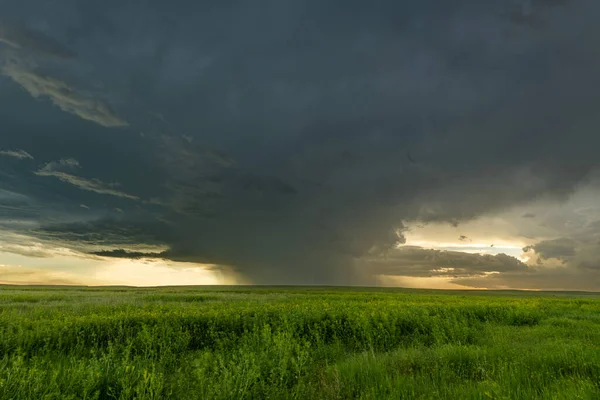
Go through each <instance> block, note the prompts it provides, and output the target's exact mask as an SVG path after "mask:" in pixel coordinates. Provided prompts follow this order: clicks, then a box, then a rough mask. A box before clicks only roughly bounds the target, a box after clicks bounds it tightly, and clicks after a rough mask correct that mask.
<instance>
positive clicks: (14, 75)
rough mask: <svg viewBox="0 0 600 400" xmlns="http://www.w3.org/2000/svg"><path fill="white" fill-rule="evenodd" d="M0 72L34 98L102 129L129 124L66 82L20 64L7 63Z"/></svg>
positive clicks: (106, 106) (104, 103)
mask: <svg viewBox="0 0 600 400" xmlns="http://www.w3.org/2000/svg"><path fill="white" fill-rule="evenodd" d="M3 73H4V75H6V76H8V77H10V78H11V79H12V80H13V81H15V82H17V83H18V84H19V85H21V86H22V87H23V89H25V90H26V91H27V92H28V93H29V94H31V95H32V96H33V97H34V98H36V99H39V98H44V97H45V98H48V99H50V100H51V101H52V103H54V104H55V105H56V106H58V107H59V108H60V109H61V110H63V111H66V112H69V113H72V114H75V115H77V116H79V117H80V118H83V119H85V120H88V121H92V122H95V123H97V124H100V125H102V126H106V127H123V126H128V125H129V124H128V123H127V122H126V121H125V120H124V119H122V118H121V117H120V116H118V115H117V114H116V113H115V112H114V111H113V110H112V109H111V108H110V106H109V105H108V104H107V103H106V102H105V101H103V100H99V99H95V98H92V97H91V96H89V95H87V94H85V93H83V92H81V91H80V90H78V89H77V88H75V87H73V86H71V85H69V84H68V83H66V82H64V81H62V80H60V79H57V78H53V77H50V76H46V75H43V74H42V73H40V72H38V71H36V70H35V69H32V68H29V67H26V66H24V65H22V63H19V62H10V63H8V64H7V65H6V66H5V67H4V69H3Z"/></svg>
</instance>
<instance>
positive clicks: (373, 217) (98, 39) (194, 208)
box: [0, 0, 600, 283]
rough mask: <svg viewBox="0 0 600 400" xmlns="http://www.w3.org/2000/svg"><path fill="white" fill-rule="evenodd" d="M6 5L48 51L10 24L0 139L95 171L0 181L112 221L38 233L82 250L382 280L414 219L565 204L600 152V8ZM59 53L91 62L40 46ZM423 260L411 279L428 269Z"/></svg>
mask: <svg viewBox="0 0 600 400" xmlns="http://www.w3.org/2000/svg"><path fill="white" fill-rule="evenodd" d="M2 7H3V8H4V11H5V14H6V15H7V16H6V17H5V18H6V19H8V20H15V21H17V20H19V21H23V22H22V23H20V24H21V25H19V26H23V27H24V28H23V29H26V32H34V31H35V32H43V35H44V37H48V38H50V37H51V38H53V42H52V43H55V46H54V47H52V46H50V45H42V44H41V43H42V40H41V39H39V40H38V45H37V47H36V46H35V45H29V47H28V48H29V49H34V48H35V49H37V50H28V51H25V47H27V46H25V45H24V44H23V43H25V42H23V41H22V40H21V44H20V45H19V42H18V41H17V40H14V39H12V41H11V40H9V39H6V37H7V36H6V34H5V33H2V35H4V36H2V38H3V40H4V41H5V42H10V43H11V44H12V45H11V46H7V47H8V48H7V49H3V50H4V53H3V54H4V59H5V61H4V62H3V65H4V67H3V68H4V74H5V75H6V76H7V77H8V78H10V79H11V80H12V81H13V82H7V81H5V82H0V84H1V85H2V86H3V88H6V90H5V91H4V92H3V93H4V94H0V101H1V102H2V104H3V105H4V108H6V107H11V110H12V111H11V112H10V113H9V112H8V111H2V110H1V109H0V117H1V118H2V121H3V122H4V121H6V124H7V125H10V128H11V130H10V131H8V132H10V133H9V138H8V139H9V140H8V142H7V143H6V144H1V145H2V148H27V149H28V150H30V151H31V152H32V154H35V155H36V159H38V160H41V161H40V162H43V163H51V162H52V160H58V159H61V158H64V157H67V156H68V157H74V158H75V159H77V160H80V161H81V164H82V165H84V166H85V177H84V176H83V175H82V174H80V173H77V174H76V173H75V172H74V171H78V172H81V171H79V169H77V168H75V167H73V166H71V167H69V169H66V170H65V169H64V168H66V167H65V166H60V168H61V169H57V170H54V169H52V170H49V171H46V172H44V169H45V168H46V167H45V166H44V165H41V166H39V168H38V169H37V171H38V172H37V175H38V176H35V175H33V174H31V171H24V170H20V169H18V167H12V168H14V170H11V172H10V173H11V174H13V175H14V176H16V177H17V178H15V179H12V180H11V179H9V178H6V179H5V180H2V181H0V182H6V184H10V185H11V186H10V189H11V190H12V191H15V192H17V193H24V194H27V195H29V196H33V197H34V198H35V199H36V201H37V202H38V203H40V204H47V205H48V207H47V208H50V209H51V210H57V209H59V208H60V209H61V210H60V211H61V212H67V211H66V208H67V207H72V208H73V209H78V211H79V212H90V210H84V209H81V208H80V207H79V204H86V205H88V206H89V207H90V209H91V210H94V211H95V212H98V213H99V214H98V215H97V216H96V218H97V220H96V221H94V220H83V221H73V222H72V223H71V222H69V223H59V222H57V221H56V220H53V221H50V219H49V218H48V217H47V216H44V215H41V216H40V217H39V218H40V219H41V220H43V221H44V223H43V227H42V228H41V229H37V230H34V231H29V232H28V234H31V235H35V236H39V237H43V238H45V240H55V241H57V242H58V243H60V244H61V245H66V246H71V247H74V248H77V249H80V250H81V251H87V252H90V251H91V252H104V253H102V255H105V256H116V257H127V256H131V257H138V256H140V255H141V253H146V252H150V253H161V256H164V257H169V258H171V259H176V260H186V261H202V262H210V263H218V264H219V263H220V264H225V265H232V266H235V267H236V268H237V269H238V271H239V272H241V273H242V274H244V275H246V276H247V277H249V278H250V279H251V280H253V281H255V282H263V283H268V282H285V283H356V282H361V283H366V282H367V283H368V282H369V280H368V279H369V276H371V275H372V274H373V268H375V269H377V268H380V267H381V266H379V267H372V266H371V267H370V266H369V264H373V263H375V265H377V262H376V261H375V260H374V259H376V258H377V257H378V256H384V255H386V254H388V255H389V254H390V253H393V252H394V251H395V250H393V249H394V246H395V245H396V244H398V243H402V242H403V241H405V239H404V237H403V233H402V232H403V231H404V229H405V222H407V221H417V222H419V221H420V222H444V223H450V224H452V225H454V226H459V225H460V223H462V222H464V221H467V220H469V219H472V218H475V217H477V216H480V215H483V214H487V213H492V212H497V211H500V210H503V209H507V208H510V207H512V206H514V205H516V204H521V203H527V202H529V201H531V200H534V199H538V198H540V197H543V196H547V197H549V198H556V199H566V198H567V197H568V196H569V195H570V194H571V193H572V192H573V190H574V189H575V188H576V185H577V184H578V183H579V182H581V181H582V180H584V179H585V178H586V177H587V176H588V174H589V172H590V171H592V170H593V169H594V168H597V167H598V164H599V162H598V157H597V154H596V153H597V151H596V149H597V148H598V145H600V142H599V139H598V135H596V134H595V133H596V132H597V128H598V125H600V116H599V114H598V113H597V110H596V104H598V101H599V100H600V94H599V92H598V91H597V87H598V86H599V84H600V76H599V75H598V74H597V71H598V67H600V57H599V55H600V52H599V51H598V46H597V43H596V42H597V40H596V38H597V37H599V35H600V27H599V26H598V24H597V21H596V18H595V16H596V15H598V12H599V11H600V5H599V4H598V3H597V2H596V1H592V0H572V1H564V2H542V1H533V2H525V1H523V2H519V1H515V2H478V1H474V0H461V1H457V2H442V1H434V0H426V1H408V2H396V1H384V2H379V3H378V4H377V5H376V6H375V5H372V4H370V3H368V2H359V1H347V0H346V1H333V0H332V1H327V2H323V1H317V0H305V1H301V0H294V1H287V2H282V1H274V0H273V1H268V2H266V3H264V4H262V5H261V6H260V7H258V6H255V5H250V4H249V3H248V4H246V3H243V2H239V1H233V2H228V3H227V4H225V3H223V2H220V3H214V4H208V3H205V2H189V3H181V4H179V5H178V6H177V7H175V6H174V5H172V4H170V3H165V2H148V3H147V4H145V6H144V7H143V9H142V8H139V7H138V6H135V5H133V4H130V3H127V2H120V1H119V2H117V1H116V0H110V1H106V2H102V4H101V5H100V4H99V3H98V4H92V5H90V4H83V3H81V2H75V1H72V0H61V1H58V2H53V4H52V6H51V7H52V9H53V10H54V11H53V12H49V9H48V7H50V6H49V5H46V3H44V2H41V1H40V0H23V1H20V2H8V3H6V4H5V5H3V6H2ZM25 27H26V28H25ZM31 35H33V33H31ZM12 37H13V38H14V35H13V36H12ZM37 37H38V38H39V37H41V36H39V35H37ZM34 42H35V41H34ZM15 43H16V44H17V45H16V46H15ZM30 43H31V42H30ZM45 43H50V42H48V41H46V42H45ZM57 43H60V46H58V45H57ZM57 46H58V47H57ZM59 47H60V48H64V49H67V48H68V49H70V51H72V52H73V54H75V53H76V54H77V57H76V58H70V59H69V58H64V57H63V58H61V57H46V55H47V54H49V53H52V51H51V50H42V49H51V48H54V49H56V48H59ZM55 52H56V51H55ZM46 58H48V59H46ZM15 60H16V61H15ZM15 84H18V85H20V87H22V88H23V89H25V90H26V92H27V93H25V95H27V96H33V97H35V98H47V99H49V100H50V101H51V102H52V103H54V105H55V106H57V107H51V106H49V105H44V104H40V103H39V102H35V101H30V102H27V101H28V99H27V98H26V97H25V96H24V95H23V93H20V94H19V93H18V92H17V91H16V89H15V86H16V85H15ZM11 85H12V86H11ZM28 110H31V111H28ZM61 110H62V111H66V113H62V114H61ZM29 114H31V115H29ZM63 114H64V115H63ZM34 117H36V118H39V121H43V122H44V124H43V125H42V124H41V123H40V124H36V123H35V121H32V120H31V119H32V118H34ZM116 128H118V129H116ZM24 138H27V140H28V141H29V143H33V145H32V147H29V144H28V143H23V142H22V141H24V140H25V139H24ZM49 138H54V139H55V140H54V141H53V142H52V143H51V141H50V140H49ZM58 140H60V146H59V144H57V142H58ZM34 146H35V147H34ZM47 165H49V164H46V166H47ZM52 168H53V167H52ZM73 168H75V169H73ZM40 173H41V175H44V174H45V175H46V176H39V175H40ZM48 175H50V176H51V177H54V178H58V179H54V180H51V179H48ZM25 176H29V178H22V177H25ZM91 177H94V178H95V179H96V180H94V179H93V178H91ZM38 178H39V179H38ZM36 179H37V180H36ZM40 180H41V181H40ZM59 180H62V181H63V182H60V181H59ZM50 181H53V182H50ZM114 181H118V182H121V183H122V184H123V188H125V189H122V188H120V187H112V186H110V185H109V184H108V183H106V182H114ZM65 182H66V183H69V184H70V185H71V186H73V185H74V186H76V187H78V188H79V189H84V190H80V191H78V192H87V193H73V192H67V191H63V190H64V189H63V188H62V187H60V186H59V185H61V184H62V185H64V183H65ZM44 185H46V186H44ZM64 186H66V185H64ZM76 192H77V191H76ZM84 194H85V195H86V196H88V197H85V198H84V197H83V196H84ZM119 194H121V195H119ZM51 195H52V196H53V197H52V196H51ZM106 195H111V196H106ZM128 196H129V197H128ZM137 198H139V199H142V200H143V201H139V202H138V201H131V200H134V199H137ZM111 201H112V203H111ZM117 201H121V202H122V203H114V202H117ZM123 202H128V203H131V204H125V203H123ZM115 208H120V209H122V210H123V213H119V214H122V216H121V217H119V218H113V219H110V218H109V217H108V216H109V215H110V213H111V212H115V211H114V209H115ZM73 213H74V211H73ZM72 215H73V217H72V218H71V220H77V219H83V217H80V216H79V214H72ZM143 218H147V221H146V223H145V224H144V223H141V222H140V221H142V220H143ZM150 221H157V222H156V223H154V222H150ZM136 243H140V244H153V245H161V246H165V247H168V248H169V249H168V250H165V251H164V253H162V250H161V251H147V250H143V251H142V250H139V249H137V250H136V249H135V248H134V247H135V245H136ZM129 253H131V254H129ZM411 254H412V253H411ZM432 254H433V253H427V251H416V250H415V254H414V255H411V256H410V257H413V256H414V257H415V258H418V257H426V258H427V257H430V258H431V257H432ZM405 256H407V255H405ZM445 256H449V254H446V253H445V254H443V256H442V255H436V256H435V257H437V258H435V259H434V261H436V260H438V259H440V258H443V257H445ZM451 256H452V257H455V256H456V257H459V255H454V254H451ZM403 257H404V256H403ZM407 257H408V256H407ZM410 257H409V258H410ZM461 257H462V256H461ZM464 257H465V259H464V260H461V261H460V262H464V263H465V265H466V266H465V267H459V266H457V265H455V264H452V263H450V262H449V261H448V262H447V263H448V264H452V265H454V266H453V267H452V268H457V269H458V270H460V268H464V269H463V270H460V271H461V272H460V273H461V274H462V275H465V274H468V273H480V272H481V273H483V272H489V271H492V270H490V269H489V268H491V267H492V266H493V268H496V270H493V271H496V272H500V274H498V275H502V274H507V273H509V272H510V273H511V274H520V273H524V270H523V269H522V267H521V265H520V264H518V263H515V261H514V260H513V259H504V258H502V256H496V257H491V256H489V257H488V256H480V257H481V258H476V257H475V256H471V255H466V256H464ZM490 257H491V258H490ZM506 257H508V256H506ZM411 260H412V258H411ZM399 261H402V262H404V261H405V260H399ZM411 262H412V263H413V264H411V265H412V266H408V267H405V268H406V271H405V272H406V273H405V274H407V275H410V274H411V273H412V272H411V271H412V270H413V269H415V268H416V270H417V271H419V272H418V273H421V274H425V273H427V272H426V271H431V270H432V269H429V270H428V269H427V267H426V266H425V265H424V264H423V261H414V262H413V261H411ZM436 262H438V261H436ZM484 263H489V264H490V267H486V266H484V265H483V264H484ZM399 265H402V263H400V264H399ZM386 268H387V267H386ZM389 268H392V266H391V265H390V266H389ZM440 268H450V267H440ZM511 268H513V269H511ZM434 269H435V268H434ZM394 271H395V273H397V274H399V275H402V274H403V272H402V268H400V267H398V268H396V269H395V270H394ZM493 271H492V272H493ZM419 276H421V275H419Z"/></svg>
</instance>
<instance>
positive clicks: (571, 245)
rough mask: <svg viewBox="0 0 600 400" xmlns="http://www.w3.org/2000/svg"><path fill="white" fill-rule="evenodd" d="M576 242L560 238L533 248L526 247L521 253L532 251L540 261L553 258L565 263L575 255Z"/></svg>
mask: <svg viewBox="0 0 600 400" xmlns="http://www.w3.org/2000/svg"><path fill="white" fill-rule="evenodd" d="M576 246H577V242H575V241H574V240H572V239H569V238H560V239H554V240H544V241H542V242H539V243H537V244H535V245H533V246H528V247H526V248H524V249H523V251H529V250H534V251H535V252H536V253H537V254H538V255H539V257H540V260H541V261H543V260H545V259H550V258H555V259H557V260H560V261H562V262H567V261H568V260H570V259H571V258H573V257H574V256H575V254H576Z"/></svg>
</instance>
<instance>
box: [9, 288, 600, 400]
mask: <svg viewBox="0 0 600 400" xmlns="http://www.w3.org/2000/svg"><path fill="white" fill-rule="evenodd" d="M113 398H114V399H169V398H172V399H354V398H360V399H387V398H389V399H535V398H542V399H599V398H600V296H597V295H594V294H586V293H533V292H442V291H425V290H392V289H359V288H294V287H289V288H285V287H278V288H276V287H269V288H266V287H262V288H261V287H237V288H232V287H208V288H198V287H181V288H150V289H138V288H64V287H63V288H59V287H12V286H0V399H113Z"/></svg>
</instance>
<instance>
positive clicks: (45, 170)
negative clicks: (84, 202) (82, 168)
mask: <svg viewBox="0 0 600 400" xmlns="http://www.w3.org/2000/svg"><path fill="white" fill-rule="evenodd" d="M77 168H79V162H78V161H77V160H74V159H71V158H69V159H63V160H60V161H51V162H49V163H47V164H46V165H44V166H43V167H42V168H41V169H39V170H37V171H36V172H35V174H36V175H38V176H50V177H55V178H58V179H60V180H61V181H63V182H66V183H69V184H71V185H73V186H76V187H78V188H79V189H81V190H86V191H88V192H94V193H98V194H106V195H110V196H117V197H122V198H125V199H130V200H139V199H140V198H139V197H137V196H134V195H131V194H129V193H125V192H123V191H121V190H118V189H117V187H119V185H118V184H116V183H104V182H102V181H101V180H99V179H95V178H92V179H88V178H83V177H81V176H77V175H74V174H73V171H76V170H77Z"/></svg>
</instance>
